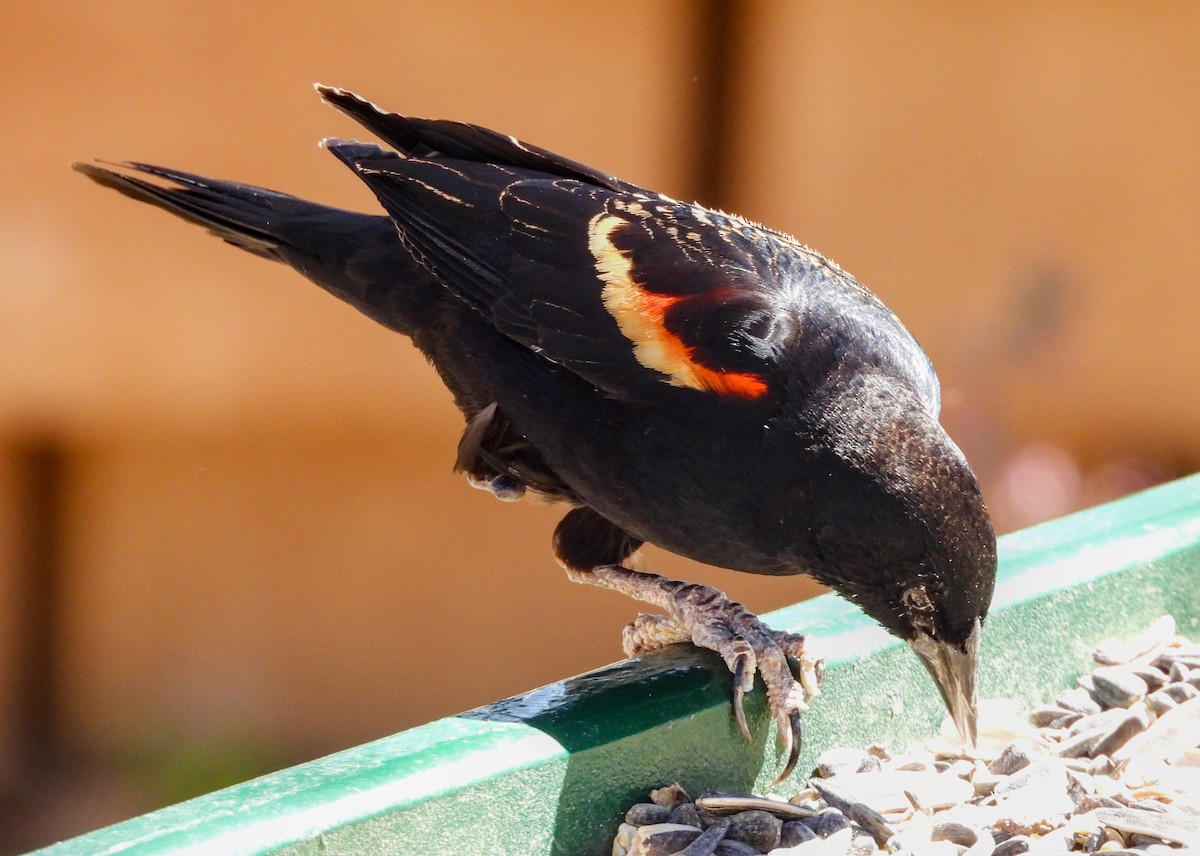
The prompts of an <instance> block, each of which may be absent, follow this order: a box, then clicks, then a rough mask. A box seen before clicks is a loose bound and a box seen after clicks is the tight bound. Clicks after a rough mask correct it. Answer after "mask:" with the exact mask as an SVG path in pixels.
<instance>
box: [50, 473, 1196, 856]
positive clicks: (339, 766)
mask: <svg viewBox="0 0 1200 856" xmlns="http://www.w3.org/2000/svg"><path fill="white" fill-rule="evenodd" d="M1000 556H1001V575H1000V584H999V587H998V589H997V595H996V601H995V603H994V605H993V608H992V614H991V616H990V618H989V620H988V623H987V625H986V628H985V636H984V645H983V674H982V676H981V694H982V695H983V696H984V697H987V696H1008V697H1016V698H1020V699H1023V700H1025V701H1026V702H1028V703H1032V702H1034V701H1037V700H1040V699H1042V698H1043V697H1045V696H1047V695H1053V694H1055V693H1056V692H1057V691H1058V689H1060V688H1062V687H1064V686H1066V685H1068V684H1069V683H1070V682H1071V681H1073V680H1074V678H1075V677H1076V676H1078V675H1079V674H1080V673H1081V672H1083V671H1084V670H1085V669H1086V668H1087V667H1088V661H1089V652H1090V650H1091V648H1092V647H1093V646H1094V645H1095V643H1096V642H1098V641H1099V640H1101V639H1103V638H1105V637H1106V636H1110V635H1125V634H1129V633H1133V632H1137V631H1138V630H1140V629H1142V628H1143V627H1144V626H1145V625H1146V624H1148V623H1149V622H1150V621H1151V620H1152V619H1153V618H1155V617H1157V616H1159V615H1161V614H1163V613H1167V612H1169V613H1171V614H1173V615H1175V617H1176V619H1177V620H1178V621H1179V623H1180V627H1181V629H1182V631H1183V632H1184V633H1188V634H1191V635H1193V636H1194V637H1195V636H1198V635H1200V634H1198V633H1197V632H1196V631H1197V624H1200V477H1193V478H1190V479H1184V480H1181V481H1178V482H1175V483H1173V484H1170V485H1166V486H1163V487H1160V488H1156V489H1154V490H1151V491H1146V492H1144V493H1141V494H1138V495H1136V496H1133V497H1129V498H1127V499H1123V500H1121V501H1119V502H1116V503H1111V504H1109V505H1106V506H1101V507H1099V508H1096V509H1092V510H1090V511H1086V512H1083V513H1080V514H1076V515H1072V516H1070V517H1066V518H1063V519H1062V520H1058V521H1055V522H1053V523H1049V524H1045V525H1043V526H1038V527H1034V528H1032V529H1028V530H1026V531H1024V532H1019V533H1016V534H1013V535H1009V536H1006V537H1005V538H1003V539H1001V546H1000ZM768 620H769V621H770V623H771V624H772V626H774V627H777V628H779V629H785V630H792V631H797V632H799V631H803V632H806V633H809V634H810V635H811V636H812V637H813V638H815V639H818V640H819V644H820V646H821V650H822V651H823V652H824V653H825V654H826V655H827V658H828V664H829V671H828V675H827V678H826V681H825V688H824V693H823V695H822V696H821V697H820V698H819V699H818V700H817V701H816V703H815V704H814V705H813V707H812V709H811V710H810V711H809V712H808V714H807V715H806V717H805V728H806V738H805V751H804V756H803V758H802V759H801V763H800V766H799V768H798V769H800V770H805V769H809V768H811V767H812V765H813V761H814V759H815V758H816V756H817V755H818V754H819V753H820V751H821V750H823V749H824V748H826V747H828V746H830V745H834V744H839V743H842V744H857V745H866V744H868V743H871V742H876V741H880V742H888V743H890V744H891V745H893V746H897V747H903V746H904V745H905V744H906V743H907V742H909V741H910V740H913V739H918V738H920V737H922V736H926V735H928V734H929V733H930V732H931V731H932V730H933V729H934V728H935V727H936V724H937V723H938V722H940V721H941V718H942V715H943V711H942V708H941V702H940V701H939V700H938V698H937V696H936V692H935V690H934V688H933V684H932V683H931V682H930V680H929V678H928V676H927V675H926V674H925V672H924V670H923V669H922V668H921V666H920V665H919V664H918V663H917V661H916V659H915V658H914V657H913V656H912V655H911V654H910V653H909V652H908V651H907V650H906V649H905V648H904V647H903V646H901V645H899V644H898V643H896V642H895V640H893V639H891V638H890V637H889V636H887V634H886V633H884V632H883V631H882V630H881V629H879V628H878V627H877V626H875V625H874V623H873V622H871V621H870V620H869V619H867V618H866V617H865V616H863V615H862V614H861V613H860V612H858V610H857V609H855V608H854V607H851V606H850V605H848V604H847V603H845V602H844V601H842V600H840V599H838V598H835V597H832V596H829V597H822V598H817V599H815V600H811V601H807V602H805V603H801V604H798V605H796V606H793V607H789V608H787V609H783V610H779V611H778V612H775V613H773V614H771V615H770V616H768ZM747 714H748V716H749V717H750V722H751V728H752V730H753V731H754V734H755V735H756V737H755V740H753V741H751V742H749V743H748V742H746V741H744V740H743V739H742V738H741V737H740V736H739V735H738V733H737V732H736V730H735V728H734V727H733V724H732V720H731V717H730V712H729V681H728V677H727V674H726V672H725V670H724V666H723V664H721V662H720V661H719V660H718V659H717V658H716V657H714V656H709V655H707V654H705V653H703V652H696V651H693V650H690V649H680V650H675V651H666V652H660V653H658V654H655V655H651V656H648V657H643V658H640V659H638V660H633V661H626V662H623V663H617V664H614V665H613V666H610V667H608V668H606V669H602V670H600V671H598V672H593V673H590V674H588V675H583V676H580V677H578V678H573V679H570V680H567V681H563V682H562V683H558V684H553V685H551V686H548V687H543V688H541V689H539V690H535V691H534V692H531V693H528V694H527V695H524V696H520V697H517V698H513V699H509V700H506V701H502V702H497V703H496V704H493V705H489V706H488V707H485V708H480V709H479V710H475V711H470V712H468V713H465V714H462V715H461V716H457V717H451V718H448V719H443V720H439V721H437V722H433V723H430V724H428V725H425V726H422V727H421V728H415V729H413V730H411V731H407V732H403V733H401V734H397V735H395V736H393V737H389V738H386V739H384V740H379V741H376V742H374V743H369V744H366V745H364V746H359V747H356V748H354V749H350V750H347V751H345V752H341V753H338V754H336V755H331V756H330V757H328V758H323V759H320V760H318V761H313V762H311V763H308V764H304V765H301V766H299V767H294V768H292V769H289V770H284V771H282V772H280V773H276V774H273V775H270V776H265V777H263V778H260V779H256V780H254V781H250V782H246V783H244V784H241V785H237V786H235V787H232V788H227V789H225V790H223V791H218V792H216V793H213V794H210V795H208V796H205V797H201V798H199V799H195V800H191V801H189V802H186V803H181V804H180V805H177V806H172V807H170V808H167V809H163V810H162V811H158V812H154V813H152V814H149V815H145V816H143V817H139V818H135V819H133V820H130V821H127V822H125V823H122V824H118V825H116V826H112V827H109V828H107V829H103V830H100V831H98V832H94V833H91V834H89V835H85V836H82V837H80V838H76V839H73V840H71V841H68V842H65V843H63V844H60V845H57V846H54V847H51V848H47V849H45V850H43V851H39V853H42V854H45V856H76V854H88V856H91V855H92V854H106V853H112V854H117V853H119V854H129V856H134V854H136V856H149V854H165V853H171V854H180V853H215V854H239V853H244V854H263V853H287V854H331V853H332V854H349V853H356V854H362V853H371V854H386V853H395V854H418V853H436V854H479V853H489V854H521V856H532V854H547V853H554V854H571V856H590V854H598V855H599V854H607V853H608V852H609V848H610V842H611V835H612V833H613V831H614V830H615V827H616V824H617V822H618V821H619V819H620V816H621V814H622V812H623V811H624V809H625V807H626V806H627V805H628V804H629V803H631V802H633V801H635V800H636V799H638V798H640V797H642V796H644V794H645V793H646V791H647V790H648V789H649V788H651V787H656V786H658V785H661V784H664V783H666V782H670V781H679V782H681V783H683V785H684V786H685V787H687V788H688V789H689V790H691V791H693V792H699V791H703V790H707V789H710V788H717V789H723V790H758V791H763V790H765V789H766V787H767V784H768V783H769V782H770V780H771V779H772V778H774V775H775V772H776V770H777V769H778V755H777V750H776V746H775V739H774V735H773V733H771V729H770V727H769V724H768V722H767V718H766V714H765V711H764V709H763V706H762V696H761V692H760V693H757V694H756V695H755V696H754V697H753V698H752V699H750V700H749V701H748V704H747ZM801 784H802V783H801V782H800V781H799V780H798V779H796V778H794V777H793V779H792V780H791V781H789V782H787V783H785V784H784V785H782V786H780V787H779V788H778V789H777V791H778V792H779V793H781V794H784V795H790V794H792V793H794V792H795V791H796V790H798V789H799V787H800V785H801Z"/></svg>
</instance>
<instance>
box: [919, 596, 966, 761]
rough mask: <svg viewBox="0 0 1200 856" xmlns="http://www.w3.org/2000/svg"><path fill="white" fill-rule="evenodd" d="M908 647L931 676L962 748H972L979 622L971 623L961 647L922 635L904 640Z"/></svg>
mask: <svg viewBox="0 0 1200 856" xmlns="http://www.w3.org/2000/svg"><path fill="white" fill-rule="evenodd" d="M908 644H909V645H910V646H912V649H913V651H914V652H916V655H917V656H918V657H919V658H920V659H921V662H922V663H924V664H925V668H926V669H928V670H929V674H931V675H932V676H933V681H934V683H936V684H937V688H938V689H939V690H940V691H941V693H942V701H944V702H946V709H947V710H949V711H950V718H951V719H953V720H954V725H955V727H956V728H957V729H958V736H959V737H961V738H962V742H963V745H964V746H967V747H971V748H974V746H975V741H976V738H977V737H978V733H977V730H978V725H977V719H978V710H977V707H976V686H975V676H976V665H977V663H978V654H979V621H978V620H976V621H975V627H974V629H972V630H971V635H970V636H968V637H967V639H966V643H965V644H964V646H963V647H962V648H959V646H958V645H955V644H953V643H948V642H943V641H940V640H937V639H934V638H933V637H932V636H927V635H925V634H924V633H922V634H919V635H918V636H917V637H916V638H915V639H910V640H908Z"/></svg>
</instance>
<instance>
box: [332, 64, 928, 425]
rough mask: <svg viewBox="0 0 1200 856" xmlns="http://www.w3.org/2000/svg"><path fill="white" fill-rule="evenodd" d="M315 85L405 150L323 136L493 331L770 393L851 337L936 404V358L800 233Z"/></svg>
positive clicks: (640, 391) (708, 388) (572, 356)
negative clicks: (816, 351) (799, 238)
mask: <svg viewBox="0 0 1200 856" xmlns="http://www.w3.org/2000/svg"><path fill="white" fill-rule="evenodd" d="M318 89H319V91H320V92H321V94H322V95H323V96H324V97H325V99H326V100H327V101H329V102H330V103H331V104H333V105H334V106H336V107H338V108H339V109H340V110H342V111H343V112H345V113H347V114H348V115H350V116H351V117H352V118H354V119H356V120H357V121H359V122H361V123H362V124H363V125H364V126H365V127H367V128H368V129H369V130H371V131H372V132H374V133H375V134H377V135H379V136H380V137H381V138H382V139H383V140H384V141H386V142H387V143H389V144H391V145H393V146H395V147H396V148H397V149H398V154H397V153H388V152H384V151H383V150H380V149H378V148H376V147H374V146H369V145H364V144H360V143H345V142H338V141H333V142H331V143H328V144H327V145H328V147H329V148H330V149H331V150H333V152H334V153H335V154H337V155H338V157H340V158H341V159H342V160H343V161H345V162H346V163H347V164H349V165H350V166H352V167H353V168H354V169H355V170H356V171H357V172H358V173H359V175H360V177H362V178H363V180H364V181H365V182H366V183H367V184H368V185H369V186H370V187H371V189H372V190H373V191H374V192H375V194H376V196H377V197H378V198H379V200H380V201H381V202H382V204H383V205H384V207H385V208H386V209H387V211H388V213H389V214H390V215H391V217H392V219H393V220H394V221H395V223H396V225H397V228H398V231H399V233H400V236H401V239H402V241H403V242H404V243H405V245H406V247H407V248H408V249H409V251H410V252H412V253H413V254H414V256H416V257H417V258H418V259H419V260H420V261H421V262H422V263H423V264H424V265H425V266H426V267H427V268H428V269H429V270H431V271H432V272H433V273H434V274H435V275H436V276H437V278H438V279H439V280H440V281H441V282H442V283H443V285H445V286H446V287H447V288H448V289H449V290H450V291H452V292H453V293H454V294H456V295H457V296H458V297H460V298H461V299H463V300H464V301H466V302H467V303H469V304H470V305H472V306H473V307H475V309H477V310H478V311H479V312H480V313H481V314H482V315H483V316H484V317H485V318H487V319H488V321H489V322H490V323H491V324H492V325H493V326H494V327H495V328H496V329H497V330H498V331H500V332H502V333H504V334H505V335H507V336H509V337H511V338H512V339H514V340H516V341H517V342H520V343H521V344H523V345H525V346H526V347H528V348H530V349H532V350H534V351H536V352H537V353H539V354H540V355H541V356H543V357H544V358H545V359H547V360H550V361H552V362H554V363H556V364H558V365H561V366H563V367H565V368H567V369H569V370H571V371H573V372H574V373H576V374H578V375H579V376H580V377H583V378H584V379H586V380H588V381H589V382H590V383H592V384H593V385H595V386H597V387H599V388H601V389H603V390H605V391H606V392H608V393H609V394H611V395H614V396H618V397H622V398H628V399H645V398H648V397H649V398H653V397H654V396H656V395H661V394H662V391H663V389H664V384H665V385H667V387H675V388H681V389H691V390H698V391H701V392H704V393H707V394H709V395H711V396H714V397H715V398H717V399H720V400H724V401H729V402H746V401H753V400H762V399H766V398H768V397H769V395H770V393H771V392H772V387H773V384H774V377H775V376H777V375H778V376H780V377H783V376H787V377H788V379H789V381H790V382H794V381H795V375H796V371H795V369H796V366H797V364H798V363H799V364H802V365H803V367H804V369H805V370H806V371H807V370H814V371H815V372H817V373H819V372H820V371H821V370H822V368H823V367H822V365H821V363H822V360H820V359H813V356H812V354H811V353H809V352H810V349H811V348H812V347H813V344H814V343H816V345H817V347H818V348H823V349H824V351H825V352H826V356H827V357H828V358H829V360H831V361H837V360H840V359H841V358H842V355H843V354H844V352H845V351H846V350H847V348H849V349H850V350H854V349H857V350H858V351H859V353H858V354H856V355H855V356H856V357H862V356H864V353H865V358H866V359H867V360H868V361H872V362H875V363H880V362H882V363H889V364H892V365H890V366H889V370H891V369H894V371H895V373H896V374H898V375H899V376H900V377H902V378H903V379H905V380H907V381H910V382H911V384H912V385H913V387H914V388H915V389H916V390H917V392H918V395H919V396H920V397H921V399H922V400H923V401H924V402H925V405H926V407H927V408H928V409H929V410H930V411H931V412H936V410H937V407H938V402H937V398H938V392H937V380H936V377H935V376H934V375H933V371H932V367H930V365H929V362H928V360H927V359H926V358H925V355H924V354H923V353H922V352H921V350H920V348H919V347H918V346H917V345H916V343H915V342H914V341H912V338H911V336H909V334H908V333H907V331H905V330H904V328H903V327H902V326H901V325H900V324H899V322H898V321H897V320H896V319H895V316H893V315H892V314H891V312H890V311H889V310H888V309H887V308H886V307H884V305H883V304H882V303H881V302H879V300H878V299H877V298H875V296H874V295H873V294H871V293H870V292H869V291H868V290H867V289H865V288H864V287H863V286H861V285H859V284H858V283H857V282H856V281H855V280H854V279H853V278H852V277H850V276H849V275H847V274H845V273H844V272H843V271H841V269H840V268H838V267H837V266H836V265H834V264H833V263H832V262H829V261H828V260H827V259H825V258H824V257H822V256H821V255H820V254H818V253H816V252H814V251H812V250H810V249H808V248H807V247H804V246H802V245H801V244H799V243H797V242H796V241H795V240H794V239H792V238H789V237H787V236H785V235H782V234H779V233H777V232H773V231H771V230H769V229H765V228H763V227H762V226H758V225H756V224H753V223H750V222H748V221H746V220H743V219H741V218H739V217H735V216H730V215H726V214H721V213H719V212H715V211H711V210H708V209H705V208H702V207H700V206H697V205H689V204H685V203H681V202H678V201H676V200H673V199H670V198H667V197H665V196H661V195H658V194H655V193H652V192H650V191H647V190H644V189H643V188H640V187H638V186H637V185H633V184H629V183H628V182H624V181H621V180H620V179H617V178H614V177H612V176H610V175H608V174H606V173H603V172H601V171H599V170H595V169H593V168H591V167H588V166H586V165H583V164H580V163H578V162H576V161H572V160H569V159H567V158H563V157H561V156H559V155H556V154H554V153H553V152H549V151H546V150H545V149H540V148H538V147H536V146H532V145H529V144H527V143H523V142H521V141H519V140H517V139H515V138H513V137H509V136H506V135H503V134H499V133H496V132H495V131H490V130H488V129H486V128H481V127H478V126H475V125H468V124H465V123H460V122H443V121H437V120H430V119H414V118H410V117H405V116H400V115H398V114H394V113H386V112H384V111H382V110H380V109H379V108H377V107H375V106H374V105H372V104H370V103H369V102H367V101H365V100H363V99H361V98H359V97H358V96H356V95H353V94H352V93H349V92H346V91H344V90H337V89H330V88H328V87H318ZM843 321H844V322H845V323H842V322H843ZM842 331H849V332H848V333H846V334H845V335H843V333H842ZM860 331H868V333H867V335H866V336H865V337H861V336H860V335H859V332H860ZM830 343H833V345H832V346H831V345H830ZM797 356H799V359H798V360H797V359H796V358H797ZM813 380H814V382H816V381H817V380H818V379H816V378H814V379H813Z"/></svg>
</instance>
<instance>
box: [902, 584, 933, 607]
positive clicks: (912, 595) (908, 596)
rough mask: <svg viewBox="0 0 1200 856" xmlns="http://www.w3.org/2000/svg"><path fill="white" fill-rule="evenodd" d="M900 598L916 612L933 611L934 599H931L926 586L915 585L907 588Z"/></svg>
mask: <svg viewBox="0 0 1200 856" xmlns="http://www.w3.org/2000/svg"><path fill="white" fill-rule="evenodd" d="M900 600H902V601H903V602H904V605H905V606H907V607H908V608H909V609H911V610H913V611H914V612H933V601H932V600H930V599H929V594H928V593H927V592H926V591H925V586H913V587H912V588H907V589H905V590H904V593H903V594H901V595H900Z"/></svg>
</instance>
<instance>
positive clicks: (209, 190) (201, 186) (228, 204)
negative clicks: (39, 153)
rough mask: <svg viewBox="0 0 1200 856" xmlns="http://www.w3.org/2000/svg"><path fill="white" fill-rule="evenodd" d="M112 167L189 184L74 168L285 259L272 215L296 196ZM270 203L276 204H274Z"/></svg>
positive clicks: (139, 166) (157, 170) (147, 167)
mask: <svg viewBox="0 0 1200 856" xmlns="http://www.w3.org/2000/svg"><path fill="white" fill-rule="evenodd" d="M110 165H111V166H115V167H121V168H124V169H130V170H136V171H138V172H143V173H147V174H149V175H153V176H157V177H159V178H165V179H168V180H170V181H174V182H176V183H177V184H181V185H185V186H186V187H187V189H181V188H178V187H163V186H160V185H157V184H151V183H150V182H148V181H145V180H143V179H140V178H135V177H133V176H131V175H124V174H122V173H118V172H114V171H113V170H110V169H105V168H104V167H101V166H97V165H95V164H90V163H76V164H72V166H73V167H74V169H76V170H77V171H79V172H81V173H83V174H84V175H86V176H87V177H88V178H90V179H91V180H92V181H94V182H96V183H97V184H101V185H103V186H105V187H110V188H112V189H113V190H115V191H117V192H118V193H122V194H124V195H125V196H128V197H130V198H132V199H136V200H138V201H139V202H148V203H150V204H151V205H155V206H157V207H159V208H162V209H164V210H167V211H170V212H171V213H172V214H175V215H176V216H178V217H182V218H183V219H184V220H187V221H188V222H190V223H195V224H197V225H198V226H203V227H204V228H206V229H207V230H208V231H209V232H211V233H212V234H214V235H216V236H217V237H218V238H221V239H222V240H225V241H228V242H229V243H231V244H235V245H236V246H239V247H241V248H242V249H244V250H247V251H249V252H251V253H254V254H255V255H257V256H263V257H264V258H270V259H274V260H276V261H283V259H282V258H281V257H280V255H279V253H278V249H279V244H280V236H279V235H276V234H272V233H271V232H270V230H269V229H270V216H269V215H270V214H273V213H275V212H276V211H277V209H278V207H279V205H280V203H283V204H286V202H287V201H290V202H299V200H297V199H296V198H295V197H292V196H287V195H286V194H282V193H275V192H274V191H271V190H266V189H264V188H260V187H251V186H249V185H244V184H235V183H233V182H230V181H218V180H215V179H206V178H202V177H201V176H198V175H194V174H192V173H189V172H181V171H179V170H173V169H166V168H164V167H158V166H153V165H152V164H144V163H135V162H127V163H116V164H110ZM272 202H273V203H275V204H274V205H272V204H271V203H272ZM288 207H294V206H288Z"/></svg>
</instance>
